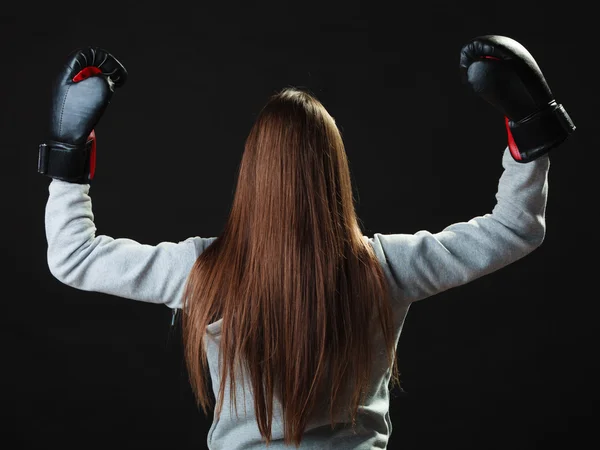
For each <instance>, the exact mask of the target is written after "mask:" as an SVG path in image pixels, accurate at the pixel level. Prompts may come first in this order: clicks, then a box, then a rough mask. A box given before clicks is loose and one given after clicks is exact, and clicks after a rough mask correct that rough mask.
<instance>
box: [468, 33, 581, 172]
mask: <svg viewBox="0 0 600 450" xmlns="http://www.w3.org/2000/svg"><path fill="white" fill-rule="evenodd" d="M460 70H461V75H462V78H463V81H464V82H465V83H467V84H468V85H469V86H470V87H471V88H472V89H473V91H475V93H476V94H478V95H479V96H481V97H482V98H483V99H484V100H486V101H487V102H488V103H490V104H491V105H492V106H494V107H495V108H496V109H498V110H499V111H500V112H502V114H503V115H504V117H505V123H506V131H507V133H508V147H509V150H510V154H511V155H512V157H513V159H514V160H515V161H517V162H521V163H527V162H529V161H533V160H534V159H537V158H539V157H540V156H542V155H544V154H546V153H548V152H549V151H550V150H551V149H553V148H555V147H557V146H558V145H560V144H561V143H562V142H563V141H564V140H565V139H566V138H567V137H568V136H569V135H570V134H571V133H572V132H573V131H574V130H575V125H574V124H573V121H572V120H571V118H570V117H569V115H568V114H567V112H566V111H565V108H563V106H562V105H561V104H558V103H557V102H556V100H555V99H554V95H553V94H552V91H551V90H550V88H549V87H548V83H547V82H546V79H545V78H544V75H543V74H542V72H541V70H540V68H539V67H538V64H537V63H536V61H535V60H534V59H533V56H531V54H530V53H529V52H528V51H527V49H525V47H523V46H522V45H521V44H520V43H518V42H517V41H515V40H514V39H511V38H508V37H505V36H497V35H487V36H479V37H476V38H475V39H473V40H471V41H470V42H469V43H467V44H466V45H464V46H463V47H462V49H461V52H460Z"/></svg>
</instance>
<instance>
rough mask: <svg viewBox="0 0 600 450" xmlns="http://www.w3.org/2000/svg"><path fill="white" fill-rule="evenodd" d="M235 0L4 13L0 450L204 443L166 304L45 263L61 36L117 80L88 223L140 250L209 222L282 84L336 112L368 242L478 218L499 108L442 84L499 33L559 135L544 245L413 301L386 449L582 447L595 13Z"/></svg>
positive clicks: (496, 143)
mask: <svg viewBox="0 0 600 450" xmlns="http://www.w3.org/2000/svg"><path fill="white" fill-rule="evenodd" d="M240 3H241V4H240V5H236V4H232V3H226V4H223V5H222V6H215V5H213V4H211V5H201V4H191V3H190V4H187V2H186V3H181V4H178V3H177V2H169V3H168V5H167V4H166V3H165V4H163V5H161V4H159V3H149V2H138V3H137V5H136V4H135V3H132V4H131V5H128V4H125V3H121V4H117V3H112V4H111V3H107V2H104V3H100V2H94V3H89V2H88V3H86V2H79V3H76V2H74V3H66V2H65V3H62V4H61V3H56V2H47V3H42V4H41V5H37V6H34V5H33V4H28V3H25V2H17V3H13V4H11V5H10V6H6V5H5V6H4V7H3V11H2V12H1V13H0V23H1V25H2V26H1V34H0V37H1V44H0V45H2V58H3V61H2V71H1V77H2V78H1V83H0V86H1V89H2V97H1V101H2V108H1V109H0V114H1V115H2V116H1V125H2V146H3V152H2V153H3V161H2V169H3V170H2V177H0V180H1V182H2V184H3V186H2V193H3V195H2V209H1V211H2V221H1V223H2V227H3V229H2V233H3V236H4V237H5V238H4V239H3V240H2V254H3V256H4V258H3V262H4V264H3V271H2V276H3V280H2V285H3V286H4V287H5V289H4V291H3V295H2V301H3V314H2V316H3V326H2V328H1V329H2V333H3V335H2V339H1V340H0V342H1V343H2V355H3V363H4V364H3V370H2V375H3V383H2V386H3V389H4V395H3V401H2V407H3V408H2V410H3V416H4V417H3V419H4V420H3V421H2V427H3V433H2V434H1V437H2V438H5V439H6V442H12V443H11V444H9V445H8V446H4V445H3V447H4V448H7V449H41V448H48V447H50V446H51V445H54V444H56V445H57V446H61V447H63V448H64V447H67V448H71V447H73V448H78V449H87V448H116V449H121V448H123V449H200V448H205V446H206V434H207V431H208V429H209V427H210V424H211V422H210V419H208V420H207V419H206V418H205V417H204V416H203V415H202V414H201V412H199V411H198V410H197V409H196V408H195V405H194V402H193V398H192V394H191V391H190V389H189V387H188V384H187V378H186V374H185V371H184V365H183V360H182V354H181V346H180V343H179V341H178V339H179V338H180V334H179V333H178V330H177V329H175V330H171V329H170V326H169V325H170V320H171V312H170V310H169V309H168V308H167V307H165V306H162V305H152V304H146V303H142V302H135V301H131V300H125V299H121V298H116V297H111V296H107V295H102V294H97V293H87V292H82V291H77V290H75V289H72V288H69V287H67V286H65V285H62V284H61V283H59V282H58V281H57V280H56V279H54V278H53V277H52V275H51V274H50V273H49V271H48V267H47V263H46V249H47V246H46V245H47V244H46V239H45V233H44V208H45V202H46V200H47V197H48V191H47V188H48V184H49V179H48V178H46V177H43V176H42V175H38V174H37V173H36V165H37V145H38V144H39V143H40V142H42V141H43V139H44V137H45V135H44V131H45V126H46V121H47V114H48V97H49V91H50V84H51V81H52V79H53V77H54V76H55V74H56V71H57V70H58V69H59V67H60V65H61V64H62V63H63V61H64V58H65V56H66V55H67V54H68V53H69V52H70V51H71V50H72V49H74V48H76V47H79V46H85V45H90V44H91V45H98V46H101V47H104V48H106V49H108V50H109V51H111V52H112V53H114V54H115V55H116V56H117V57H118V58H119V59H120V60H121V61H122V62H123V63H124V64H125V65H126V67H127V69H128V71H129V75H130V78H129V81H128V84H127V85H126V87H124V88H123V89H122V90H120V91H118V92H117V93H116V95H115V97H114V99H113V102H112V104H111V106H110V108H109V110H108V112H107V114H106V115H105V116H104V117H103V119H102V121H101V123H100V125H99V126H98V127H97V128H96V133H97V136H98V146H99V147H98V160H97V161H98V166H97V172H96V179H95V180H94V182H93V185H92V188H91V190H90V195H91V197H92V201H93V208H94V214H95V218H96V226H97V228H98V234H107V235H109V236H113V237H128V238H131V239H135V240H137V241H139V242H142V243H147V244H153V245H155V244H157V243H159V242H161V241H179V240H183V239H185V238H187V237H189V236H196V235H199V236H203V237H210V236H217V235H218V234H219V233H220V231H221V227H222V226H223V224H224V220H225V218H226V216H227V214H228V211H229V208H230V206H231V201H232V194H233V192H232V191H233V183H234V175H235V171H236V169H237V165H238V163H239V160H240V157H241V153H242V150H243V142H244V139H245V137H246V135H247V133H248V131H249V129H250V126H251V124H252V122H253V120H254V117H255V116H256V114H257V112H258V111H259V109H260V108H261V107H262V105H263V104H264V103H265V101H266V100H267V97H268V96H269V95H270V94H272V93H274V92H275V91H276V90H279V89H281V88H282V87H284V86H287V85H295V86H304V87H307V88H309V89H310V90H311V91H312V92H314V93H315V94H316V96H317V97H318V98H319V99H320V100H321V101H322V102H323V103H324V105H325V107H326V108H327V109H328V110H329V111H330V112H331V113H332V115H334V116H335V118H336V121H337V123H338V124H339V126H340V128H341V130H342V133H343V135H344V139H345V143H346V147H347V153H348V157H349V159H350V164H351V170H352V176H353V181H354V183H355V190H356V197H357V200H358V201H357V209H358V214H359V216H360V218H361V220H362V222H363V224H364V229H363V231H364V234H366V235H369V236H372V235H373V233H375V232H379V233H401V232H405V233H413V232H416V231H418V230H420V229H427V230H429V231H432V232H436V231H439V230H441V229H442V228H443V227H445V226H446V225H449V224H450V223H453V222H457V221H464V220H468V219H470V218H472V217H474V216H476V215H481V214H485V213H487V212H490V211H491V208H492V207H493V205H494V202H495V198H494V194H495V192H496V186H497V182H498V177H499V176H500V174H501V170H502V168H501V155H502V151H503V149H504V147H505V145H506V136H505V130H504V124H503V119H502V117H500V116H499V115H498V113H497V112H496V111H494V110H492V108H491V107H489V106H488V105H486V104H484V103H483V102H482V101H481V100H479V99H477V98H475V97H474V96H473V95H471V94H470V92H468V90H467V89H466V88H465V86H463V85H461V83H460V79H459V74H458V56H459V49H460V47H461V45H462V44H463V43H465V42H466V41H467V40H468V39H470V38H472V37H474V36H477V35H482V34H504V35H507V36H511V37H513V38H515V39H517V40H518V41H520V42H521V43H523V44H524V45H525V46H526V47H527V48H528V49H529V50H530V51H531V52H532V54H533V55H534V56H535V57H536V59H537V61H538V63H539V64H540V66H541V68H542V70H543V71H544V73H545V75H546V78H547V80H548V82H549V83H550V86H551V88H552V89H553V91H554V93H555V95H556V97H557V99H558V101H559V102H562V103H563V104H564V106H565V107H566V109H567V111H568V112H569V113H570V114H571V117H572V118H573V120H574V121H575V123H576V125H577V126H578V130H577V131H576V132H575V134H573V136H572V137H571V138H570V139H569V140H568V141H567V142H566V143H565V144H564V145H563V146H562V147H560V149H557V150H555V151H553V152H552V153H551V169H550V189H549V201H548V207H547V237H546V240H545V242H544V244H543V245H542V247H540V248H539V249H538V250H536V251H535V252H534V253H532V254H531V255H529V256H527V257H526V258H525V259H523V260H520V261H518V262H516V263H515V264H513V265H511V266H509V267H507V268H505V269H503V270H501V271H498V272H495V273H493V274H491V275H488V276H486V277H483V278H481V279H479V280H477V281H475V282H472V283H471V284H469V285H465V286H462V287H459V288H455V289H453V290H450V291H447V292H445V293H442V294H439V295H437V296H435V297H432V298H430V299H427V300H424V301H422V302H419V303H416V304H414V305H413V307H412V308H411V311H410V313H409V315H408V318H407V321H406V324H405V328H404V332H403V335H402V337H401V339H400V343H399V346H398V358H399V364H400V370H401V372H402V381H403V386H404V389H405V390H406V391H407V393H406V394H404V395H398V393H397V392H396V393H394V397H393V398H392V402H391V405H390V414H391V418H392V421H393V427H394V428H393V433H392V437H391V440H390V444H389V448H391V449H404V450H412V449H437V448H445V449H478V450H480V449H508V448H510V449H546V448H581V447H582V446H583V444H584V443H586V442H587V439H588V438H589V437H591V436H592V437H593V436H594V435H593V434H592V430H591V428H592V426H593V424H595V423H596V422H595V421H594V420H592V418H593V412H594V410H593V406H594V402H595V401H596V397H595V394H594V391H593V390H592V386H593V385H592V382H593V381H594V380H595V379H596V378H595V376H594V375H593V371H592V369H593V366H594V363H595V360H596V359H597V356H596V355H597V353H596V346H595V345H594V341H593V336H594V331H595V330H594V327H595V322H596V319H595V316H594V314H593V306H594V304H595V303H597V294H596V293H595V292H594V290H593V289H594V287H595V283H594V281H595V280H594V275H593V269H595V267H596V266H597V263H596V262H595V261H596V260H595V259H593V255H594V254H595V251H596V243H597V237H596V234H595V233H596V231H595V226H596V223H595V207H596V204H597V202H596V201H595V197H594V196H592V194H593V191H594V190H595V179H594V177H593V169H594V164H595V158H596V156H595V150H596V148H595V146H596V140H595V139H594V140H592V138H591V136H592V133H593V131H595V130H594V126H595V125H596V123H595V121H594V117H593V116H592V114H593V113H592V109H593V108H594V103H597V101H596V100H595V95H596V93H595V92H594V91H593V88H594V82H595V73H594V71H593V69H592V68H593V62H592V61H591V59H592V58H593V56H592V55H593V52H592V51H591V50H590V49H589V48H585V44H586V42H587V41H588V40H589V39H591V37H592V32H593V29H594V28H593V27H594V24H593V22H592V16H591V13H590V12H589V11H588V12H586V11H584V10H581V9H571V8H572V7H573V4H572V2H569V4H560V5H558V6H556V7H553V8H554V9H548V8H549V6H548V5H545V6H544V7H543V9H542V8H541V7H536V8H533V7H532V8H526V7H525V6H523V5H525V3H521V6H519V7H516V6H513V7H510V6H507V4H506V3H505V2H494V3H493V4H486V3H485V2H478V3H473V4H471V5H465V6H463V7H456V6H448V5H444V6H440V5H435V4H433V3H431V2H417V4H411V5H410V6H406V5H403V6H397V5H399V4H400V3H398V2H382V3H375V4H370V5H368V4H367V2H362V3H359V2H356V1H346V2H336V3H332V2H315V3H307V2H302V3H295V4H289V5H286V4H284V3H283V2H279V3H276V2H272V3H271V4H266V3H261V2H243V3H242V2H240ZM588 256H591V257H592V259H586V257H588ZM592 442H593V441H592Z"/></svg>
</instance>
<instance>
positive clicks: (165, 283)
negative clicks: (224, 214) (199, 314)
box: [45, 179, 215, 308]
mask: <svg viewBox="0 0 600 450" xmlns="http://www.w3.org/2000/svg"><path fill="white" fill-rule="evenodd" d="M89 190H90V185H89V184H76V183H69V182H66V181H61V180H57V179H53V180H51V182H50V185H49V188H48V191H49V197H48V201H47V203H46V211H45V228H46V238H47V241H48V251H47V259H48V268H49V269H50V273H51V274H52V275H53V276H54V277H55V278H56V279H57V280H59V281H60V282H61V283H64V284H66V285H67V286H70V287H73V288H76V289H80V290H83V291H93V292H100V293H104V294H109V295H114V296H118V297H123V298H128V299H132V300H139V301H143V302H150V303H162V304H166V305H167V306H168V307H170V308H178V307H180V302H181V296H182V295H183V289H184V286H185V282H186V281H187V276H188V274H189V272H190V270H191V268H192V266H193V264H194V262H195V261H196V258H197V257H198V256H199V255H200V253H201V252H202V251H203V250H204V249H205V248H206V247H207V246H208V245H209V244H210V243H211V242H212V241H213V240H214V239H215V238H200V237H190V238H188V239H186V240H184V241H180V242H161V243H159V244H158V245H156V246H153V245H147V244H141V243H139V242H136V241H134V240H132V239H127V238H118V239H115V238H112V237H110V236H106V235H96V227H95V225H94V214H93V212H92V200H91V198H90V196H89V195H88V194H89Z"/></svg>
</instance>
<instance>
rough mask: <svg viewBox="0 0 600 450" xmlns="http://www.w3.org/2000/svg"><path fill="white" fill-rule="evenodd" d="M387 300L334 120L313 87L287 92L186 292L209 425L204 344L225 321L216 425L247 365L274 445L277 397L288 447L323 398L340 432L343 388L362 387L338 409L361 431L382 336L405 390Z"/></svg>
mask: <svg viewBox="0 0 600 450" xmlns="http://www.w3.org/2000/svg"><path fill="white" fill-rule="evenodd" d="M389 295H390V294H389V287H388V285H387V281H386V278H385V275H384V272H383V269H382V267H381V266H380V263H379V261H378V260H377V257H376V255H375V253H374V251H373V249H372V248H371V246H370V244H369V243H368V241H367V240H366V239H365V238H364V236H363V234H362V232H361V229H360V227H359V222H358V219H357V217H356V212H355V205H354V197H353V193H352V185H351V177H350V169H349V165H348V160H347V157H346V151H345V147H344V143H343V141H342V136H341V133H340V131H339V130H338V128H337V125H336V123H335V120H334V118H333V117H332V116H331V115H330V114H329V113H328V112H327V110H326V109H325V108H324V106H323V105H322V104H321V103H320V102H319V101H318V100H317V99H316V98H315V96H314V95H313V94H312V93H310V92H309V91H307V90H305V89H302V88H297V87H286V88H284V89H282V90H281V91H280V92H278V93H276V94H273V95H272V96H271V97H270V99H269V101H268V102H267V104H266V105H265V106H264V108H263V109H262V110H261V111H260V113H259V114H258V117H257V118H256V121H255V123H254V125H253V126H252V128H251V130H250V134H249V135H248V137H247V139H246V142H245V147H244V153H243V156H242V159H241V163H240V166H239V173H238V178H237V186H236V190H235V195H234V200H233V205H232V208H231V212H230V214H229V217H228V220H227V222H226V224H225V227H224V230H223V232H222V234H221V235H220V236H219V237H217V238H216V239H215V241H214V242H213V243H212V244H211V245H210V246H209V247H208V248H206V249H205V250H204V252H203V253H202V254H201V255H200V256H199V257H198V259H197V260H196V262H195V264H194V266H193V268H192V270H191V272H190V274H189V278H188V281H187V284H186V287H185V292H184V296H183V307H182V309H183V310H184V314H182V319H181V320H182V322H181V323H182V336H183V342H184V355H185V360H186V364H187V366H186V367H187V370H188V375H189V379H190V382H191V386H192V390H193V392H194V395H195V398H196V401H197V405H201V406H202V409H203V411H204V414H205V415H207V417H208V413H207V408H208V407H209V406H211V405H210V404H209V400H210V398H209V397H208V394H207V390H206V388H207V379H206V376H207V374H208V365H207V355H206V351H205V348H204V345H205V343H204V339H205V332H206V327H207V325H208V324H210V323H212V322H214V321H217V320H219V319H221V318H222V319H223V322H222V335H221V347H220V352H222V355H221V357H222V358H223V359H222V364H223V366H222V367H221V370H222V371H221V383H220V389H219V396H218V400H217V402H218V408H217V417H219V415H220V413H221V408H222V406H223V404H222V403H223V396H224V391H225V385H226V378H227V377H226V374H227V373H229V377H230V383H231V384H230V389H231V394H232V396H233V398H232V401H233V403H235V376H234V366H235V364H236V361H238V362H239V361H240V360H241V361H243V363H244V365H245V366H244V367H245V369H246V371H247V373H248V374H249V376H250V382H249V384H250V385H251V386H252V390H253V394H254V399H255V401H254V408H255V414H256V418H257V422H258V428H259V430H260V433H261V435H262V436H263V437H264V438H265V440H266V443H267V445H268V444H269V443H270V441H271V424H272V414H273V396H274V395H275V396H276V397H277V398H278V400H279V401H280V402H281V407H282V411H283V423H284V441H285V444H286V445H289V444H290V443H292V444H294V445H295V446H296V447H298V446H299V445H300V441H301V439H302V434H303V432H304V430H305V428H306V426H307V423H308V421H309V420H310V417H311V414H312V413H313V411H314V410H315V405H316V404H317V401H321V399H323V398H327V397H326V396H328V399H329V405H330V409H329V412H330V421H331V425H332V428H333V427H334V421H333V420H334V419H333V416H334V411H337V410H338V406H339V405H338V404H337V403H336V402H337V401H338V398H339V397H338V393H339V388H340V387H342V386H343V385H349V386H352V396H351V404H350V405H341V406H340V408H346V409H344V411H348V413H349V415H351V417H352V424H353V428H354V426H355V418H356V414H357V410H358V406H359V404H361V403H363V402H364V396H365V393H366V391H367V387H368V384H369V380H370V374H371V353H372V352H371V349H372V347H371V345H372V341H373V339H374V336H375V334H376V333H377V331H379V332H381V331H382V332H383V336H384V339H385V343H386V346H385V350H387V354H388V367H390V368H392V381H393V384H392V388H393V386H394V385H396V384H397V385H398V386H399V385H400V382H399V372H398V367H397V362H396V352H395V341H394V338H393V335H394V329H393V319H392V318H393V313H392V307H391V302H390V297H389ZM375 311H377V312H378V317H379V325H377V323H376V321H375V320H373V318H374V317H375V315H374V312H375ZM370 318H371V319H370ZM377 327H378V328H379V330H378V329H377ZM340 410H341V409H340ZM236 414H237V404H236Z"/></svg>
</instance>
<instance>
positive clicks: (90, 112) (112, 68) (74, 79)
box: [38, 47, 127, 184]
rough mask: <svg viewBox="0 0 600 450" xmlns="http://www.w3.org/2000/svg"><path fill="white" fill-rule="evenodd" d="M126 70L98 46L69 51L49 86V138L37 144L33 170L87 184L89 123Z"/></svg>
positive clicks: (91, 146) (92, 139) (92, 151)
mask: <svg viewBox="0 0 600 450" xmlns="http://www.w3.org/2000/svg"><path fill="white" fill-rule="evenodd" d="M126 80H127V70H126V69H125V67H123V65H122V64H121V63H120V62H119V61H117V59H116V58H115V57H114V56H112V55H111V54H110V53H108V52H107V51H106V50H103V49H101V48H98V47H87V48H81V49H77V50H75V51H73V52H72V53H71V54H70V55H69V57H68V58H67V61H66V64H65V65H64V66H63V68H62V70H61V72H60V73H59V75H58V77H57V79H56V81H55V83H54V85H53V89H52V97H51V107H50V126H49V132H48V139H47V140H46V142H45V143H43V144H41V145H40V146H39V150H38V173H41V174H43V175H46V176H49V177H51V178H57V179H60V180H64V181H69V182H71V183H79V184H87V183H90V181H91V180H92V179H93V178H94V173H95V169H96V136H95V133H94V127H95V126H96V124H97V123H98V121H99V120H100V117H101V116H102V114H103V113H104V111H105V110H106V107H107V106H108V104H109V103H110V101H111V98H112V95H113V93H114V90H115V88H117V87H121V86H123V85H124V84H125V81H126Z"/></svg>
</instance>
